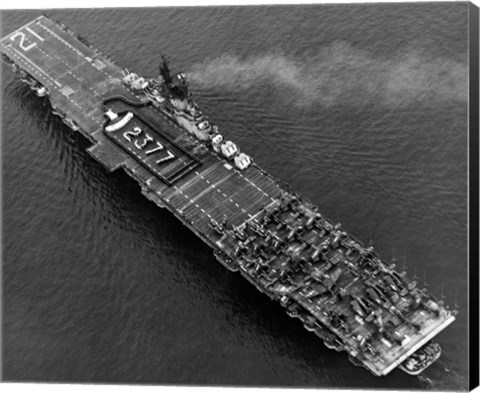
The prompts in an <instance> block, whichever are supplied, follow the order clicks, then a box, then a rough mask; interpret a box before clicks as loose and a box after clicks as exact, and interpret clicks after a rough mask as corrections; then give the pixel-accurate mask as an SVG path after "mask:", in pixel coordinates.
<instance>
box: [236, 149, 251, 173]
mask: <svg viewBox="0 0 480 393" xmlns="http://www.w3.org/2000/svg"><path fill="white" fill-rule="evenodd" d="M233 161H234V162H235V166H236V167H237V168H238V169H240V170H241V171H243V170H245V169H247V168H248V167H249V166H250V164H251V163H252V159H251V158H250V156H248V155H246V154H245V153H240V154H237V155H236V156H235V158H234V159H233Z"/></svg>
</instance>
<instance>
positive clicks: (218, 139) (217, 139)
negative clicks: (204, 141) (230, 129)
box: [211, 134, 223, 153]
mask: <svg viewBox="0 0 480 393" xmlns="http://www.w3.org/2000/svg"><path fill="white" fill-rule="evenodd" d="M211 141H212V147H213V150H215V151H216V152H217V153H219V152H220V148H221V145H222V143H223V135H222V134H215V135H214V136H212V139H211Z"/></svg>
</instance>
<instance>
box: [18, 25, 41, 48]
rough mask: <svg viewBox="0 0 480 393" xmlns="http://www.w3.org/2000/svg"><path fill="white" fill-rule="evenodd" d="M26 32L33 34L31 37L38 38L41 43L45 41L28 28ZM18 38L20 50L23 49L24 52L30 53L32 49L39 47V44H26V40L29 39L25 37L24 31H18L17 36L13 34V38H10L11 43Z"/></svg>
mask: <svg viewBox="0 0 480 393" xmlns="http://www.w3.org/2000/svg"><path fill="white" fill-rule="evenodd" d="M25 30H27V31H28V32H29V33H31V35H33V36H35V37H37V38H38V39H39V40H40V41H43V38H42V37H40V36H39V35H38V34H37V33H35V32H34V31H33V30H32V29H30V28H28V27H26V28H25ZM17 37H20V45H19V46H20V49H22V50H23V51H25V52H27V51H29V50H30V49H32V48H34V47H35V46H37V43H36V42H32V43H31V44H30V45H27V44H26V42H25V38H26V37H27V36H26V35H25V33H24V32H23V31H17V32H16V33H15V34H13V35H12V36H10V40H11V41H15V40H16V39H17Z"/></svg>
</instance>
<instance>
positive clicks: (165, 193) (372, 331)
mask: <svg viewBox="0 0 480 393" xmlns="http://www.w3.org/2000/svg"><path fill="white" fill-rule="evenodd" d="M0 51H1V52H2V57H3V59H4V60H5V61H6V62H7V63H8V64H10V65H11V66H12V67H13V69H14V70H15V71H16V72H18V74H19V76H20V78H21V79H22V80H23V81H24V82H26V83H28V84H29V85H30V87H31V88H32V89H33V90H35V91H36V93H37V95H39V96H47V97H48V99H49V100H50V103H51V107H52V111H53V112H54V113H55V114H56V115H58V116H60V117H61V118H62V119H63V121H64V122H65V124H67V125H68V126H69V127H70V128H71V129H73V130H74V131H78V132H80V133H81V134H82V135H83V136H84V137H86V138H87V139H88V140H89V141H90V142H91V146H90V147H89V148H88V152H89V153H90V154H91V155H92V156H93V157H94V158H95V159H96V160H97V161H98V162H99V163H101V164H102V165H103V166H104V167H105V168H106V169H107V170H109V171H115V170H117V169H119V168H122V169H123V170H124V171H125V172H126V173H127V174H128V175H130V176H131V177H133V178H134V179H135V180H136V181H137V182H138V183H139V184H140V186H141V190H142V193H143V194H144V195H145V196H146V197H147V198H148V199H150V200H151V201H152V202H154V203H155V204H157V205H158V206H160V207H162V208H166V209H168V210H169V211H171V212H172V213H173V214H174V215H175V216H176V217H177V218H178V219H179V220H180V221H181V222H182V223H183V224H184V225H185V226H187V227H188V228H189V229H191V230H192V231H193V232H194V233H195V234H196V235H197V236H199V237H200V238H201V239H202V240H203V241H204V242H205V243H207V244H208V245H209V246H210V247H211V248H212V249H213V250H214V251H213V253H214V255H215V257H216V259H217V260H218V261H219V262H220V263H222V264H223V265H224V266H225V267H226V268H228V269H229V270H231V271H234V272H238V273H239V274H241V275H242V276H243V277H245V278H246V279H247V280H248V281H250V282H251V283H252V284H253V285H255V286H256V287H257V288H258V289H259V290H260V291H261V292H263V293H265V294H266V295H267V296H269V297H270V298H271V299H273V300H275V301H278V302H279V304H281V305H282V306H283V307H285V308H286V312H287V314H288V315H289V316H291V317H296V318H299V319H300V320H301V321H302V323H303V324H304V326H305V328H306V329H307V330H309V331H311V332H314V333H315V334H316V335H317V336H319V337H320V338H321V339H322V340H323V341H324V343H325V345H326V346H327V347H329V348H332V349H335V350H337V351H345V352H347V353H348V356H349V358H350V360H351V361H352V362H353V363H354V364H357V365H362V366H364V367H365V368H366V369H368V370H369V371H370V372H372V373H373V374H375V375H377V376H382V375H387V374H388V373H390V372H391V371H392V370H393V369H395V368H396V367H400V368H401V369H403V370H404V371H406V372H407V373H409V374H418V373H420V372H422V371H423V370H424V369H425V368H426V367H428V366H429V365H430V364H432V363H433V362H434V361H435V360H436V359H437V358H438V357H439V356H440V352H441V349H440V345H439V344H437V343H435V342H433V341H432V338H433V337H435V336H436V335H437V334H438V333H440V332H441V331H442V330H443V329H445V328H446V327H447V326H448V325H449V324H450V323H452V322H453V321H454V320H455V313H456V312H455V311H454V310H450V309H449V308H448V307H446V306H445V305H444V304H443V301H442V300H437V299H435V298H434V297H433V296H432V295H431V294H429V293H428V292H427V291H426V290H425V289H423V288H419V287H418V285H417V283H416V282H415V281H412V280H410V279H409V278H408V277H407V276H406V274H405V272H399V271H398V270H396V267H395V265H394V264H387V263H385V262H384V261H382V260H381V259H380V257H379V255H378V254H377V253H376V252H375V250H374V249H373V247H371V246H365V245H363V244H362V243H361V242H360V241H359V240H358V239H356V238H355V237H353V236H352V235H350V234H348V233H347V232H345V231H344V230H343V229H342V227H341V225H340V224H338V223H333V222H331V221H330V220H329V219H327V218H326V217H325V216H323V215H322V214H321V213H320V212H319V209H318V208H317V206H315V205H314V204H313V203H312V202H310V201H308V200H307V199H306V198H304V197H302V196H301V195H299V194H298V193H297V192H295V191H294V190H292V189H291V188H290V187H288V185H286V184H285V183H283V182H282V181H280V180H278V179H276V178H274V177H272V176H271V175H269V174H268V173H267V172H266V171H265V170H264V169H262V168H260V167H259V166H258V165H256V163H255V162H254V160H253V159H252V157H250V156H249V155H248V154H247V153H246V152H243V151H242V150H241V147H239V146H237V145H236V144H235V143H234V141H228V140H225V138H224V137H223V135H222V133H221V130H219V129H218V127H217V126H215V125H213V124H211V122H210V121H209V120H208V118H207V117H206V116H205V115H204V114H203V113H202V111H201V110H200V108H199V107H198V106H197V105H196V104H195V102H194V101H193V99H192V97H191V93H190V91H189V89H188V83H187V77H186V75H185V73H183V72H180V73H177V74H171V72H170V69H169V66H168V63H167V62H166V60H165V59H163V60H162V62H161V64H160V68H159V75H158V77H155V78H151V79H146V78H143V77H140V76H138V75H137V74H135V73H131V72H127V71H123V70H122V69H120V68H119V67H117V66H116V65H114V64H113V63H112V62H111V61H110V60H109V59H108V58H107V57H106V56H105V55H103V54H102V53H100V52H99V51H98V50H97V49H95V48H93V46H92V45H91V44H90V43H89V42H88V41H87V40H85V39H84V38H82V37H80V36H78V35H76V34H75V33H73V32H72V31H70V30H69V29H68V28H67V27H66V26H64V25H61V24H59V23H56V22H54V21H52V20H51V19H49V18H47V17H46V16H41V17H39V18H37V19H35V20H33V21H32V22H30V23H28V24H26V25H25V26H23V27H21V28H19V29H18V30H16V31H14V32H12V33H11V34H9V35H7V36H6V37H4V38H3V39H2V40H1V41H0Z"/></svg>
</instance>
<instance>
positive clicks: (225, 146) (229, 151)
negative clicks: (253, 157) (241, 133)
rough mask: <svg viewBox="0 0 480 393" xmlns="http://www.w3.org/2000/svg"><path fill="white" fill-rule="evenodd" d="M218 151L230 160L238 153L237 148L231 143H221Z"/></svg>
mask: <svg viewBox="0 0 480 393" xmlns="http://www.w3.org/2000/svg"><path fill="white" fill-rule="evenodd" d="M220 150H221V152H222V154H223V155H224V157H225V158H232V157H233V156H234V155H235V154H237V153H238V147H237V145H236V144H235V143H233V142H232V141H226V142H225V143H222V145H221V146H220Z"/></svg>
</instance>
